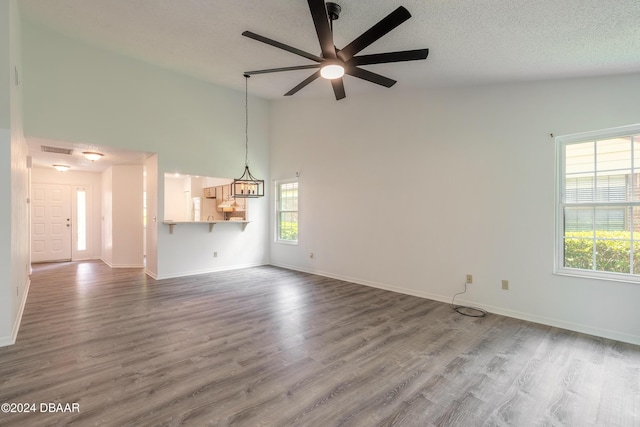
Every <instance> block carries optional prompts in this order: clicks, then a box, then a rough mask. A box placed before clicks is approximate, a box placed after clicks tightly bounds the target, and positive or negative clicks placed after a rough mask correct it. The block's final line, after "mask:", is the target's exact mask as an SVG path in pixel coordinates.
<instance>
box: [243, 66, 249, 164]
mask: <svg viewBox="0 0 640 427" xmlns="http://www.w3.org/2000/svg"><path fill="white" fill-rule="evenodd" d="M244 165H245V166H249V75H247V74H245V75H244Z"/></svg>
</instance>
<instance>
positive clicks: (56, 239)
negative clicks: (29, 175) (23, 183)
mask: <svg viewBox="0 0 640 427" xmlns="http://www.w3.org/2000/svg"><path fill="white" fill-rule="evenodd" d="M31 196H32V197H31V209H32V211H31V218H32V219H31V230H32V231H31V236H32V242H31V261H32V262H44V261H65V260H66V261H68V260H71V188H70V187H69V186H68V185H58V184H33V186H32V194H31Z"/></svg>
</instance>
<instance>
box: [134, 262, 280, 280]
mask: <svg viewBox="0 0 640 427" xmlns="http://www.w3.org/2000/svg"><path fill="white" fill-rule="evenodd" d="M263 265H269V263H256V264H241V265H230V266H225V267H220V268H207V269H202V270H191V271H183V272H180V273H173V274H155V275H154V274H152V273H151V272H149V271H145V273H146V274H147V275H149V276H150V277H152V278H154V279H155V280H163V279H175V278H177V277H187V276H197V275H198V274H208V273H217V272H220V271H229V270H240V269H242V268H251V267H261V266H263ZM154 276H155V277H154Z"/></svg>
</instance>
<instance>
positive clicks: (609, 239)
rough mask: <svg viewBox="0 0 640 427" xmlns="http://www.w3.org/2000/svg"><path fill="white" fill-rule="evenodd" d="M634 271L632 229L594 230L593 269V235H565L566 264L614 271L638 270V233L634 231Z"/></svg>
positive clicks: (639, 240)
mask: <svg viewBox="0 0 640 427" xmlns="http://www.w3.org/2000/svg"><path fill="white" fill-rule="evenodd" d="M633 240H634V242H633V270H632V269H631V259H630V258H631V257H630V251H631V232H629V231H596V233H595V245H596V257H595V262H596V265H595V268H594V266H593V261H594V260H593V244H594V234H593V232H592V231H572V232H567V233H566V234H565V241H564V263H565V267H569V268H580V269H585V270H597V271H611V272H616V273H627V274H638V273H640V232H636V233H633Z"/></svg>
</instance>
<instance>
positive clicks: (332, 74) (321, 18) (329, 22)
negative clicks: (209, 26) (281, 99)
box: [242, 0, 429, 100]
mask: <svg viewBox="0 0 640 427" xmlns="http://www.w3.org/2000/svg"><path fill="white" fill-rule="evenodd" d="M307 2H308V3H309V10H310V11H311V17H312V18H313V23H314V25H315V27H316V34H317V35H318V41H319V42H320V49H321V51H322V53H321V55H322V56H318V55H314V54H312V53H309V52H305V51H302V50H300V49H296V48H295V47H292V46H289V45H286V44H284V43H280V42H278V41H275V40H272V39H269V38H267V37H264V36H261V35H259V34H255V33H252V32H251V31H245V32H243V33H242V35H243V36H246V37H249V38H251V39H254V40H257V41H259V42H262V43H266V44H268V45H271V46H274V47H277V48H279V49H283V50H286V51H287V52H291V53H294V54H296V55H299V56H302V57H303V58H307V59H310V60H312V61H314V62H316V64H310V65H298V66H293V67H283V68H270V69H267V70H255V71H247V72H245V73H244V74H245V76H251V75H253V74H265V73H276V72H280V71H293V70H307V69H314V68H319V70H317V71H316V72H315V73H313V74H311V75H310V76H309V77H307V78H306V79H304V80H303V81H302V82H300V83H299V84H298V85H297V86H295V87H294V88H293V89H291V90H290V91H289V92H287V93H285V94H284V96H291V95H293V94H295V93H296V92H298V91H299V90H300V89H302V88H303V87H305V86H307V85H308V84H309V83H311V82H313V81H314V80H316V79H317V78H318V77H321V76H322V77H324V78H325V79H329V80H331V85H332V86H333V93H334V94H335V96H336V100H340V99H343V98H345V97H346V94H345V91H344V82H343V80H342V76H343V75H344V74H348V75H350V76H353V77H357V78H359V79H363V80H366V81H369V82H372V83H376V84H379V85H381V86H384V87H391V86H393V85H394V84H395V83H396V81H395V80H393V79H390V78H388V77H385V76H382V75H380V74H376V73H373V72H371V71H368V70H365V69H363V68H360V67H359V66H360V65H372V64H383V63H388V62H401V61H416V60H420V59H427V55H428V54H429V49H415V50H404V51H399V52H387V53H376V54H372V55H360V56H356V54H358V52H360V51H362V50H363V49H364V48H366V47H367V46H369V45H371V44H372V43H373V42H375V41H376V40H378V39H379V38H381V37H382V36H384V35H385V34H387V33H388V32H390V31H391V30H393V29H394V28H396V27H397V26H399V25H400V24H402V23H403V22H404V21H406V20H407V19H409V18H411V14H410V13H409V11H408V10H407V9H405V8H404V7H402V6H400V7H398V8H397V9H396V10H394V11H393V12H391V13H390V14H389V15H387V16H386V17H385V18H383V19H382V20H381V21H380V22H378V23H377V24H375V25H374V26H373V27H371V28H369V29H368V30H367V31H365V32H364V33H362V35H360V36H359V37H357V38H356V39H355V40H353V41H352V42H351V43H349V44H348V45H347V46H345V47H344V48H342V49H338V48H337V47H336V46H335V45H334V44H333V21H335V20H336V19H338V17H339V15H340V11H341V7H340V6H339V5H338V4H336V3H331V2H327V3H326V5H325V2H324V0H307Z"/></svg>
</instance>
